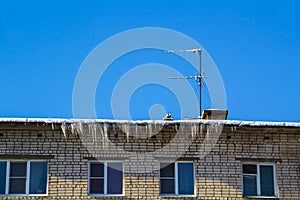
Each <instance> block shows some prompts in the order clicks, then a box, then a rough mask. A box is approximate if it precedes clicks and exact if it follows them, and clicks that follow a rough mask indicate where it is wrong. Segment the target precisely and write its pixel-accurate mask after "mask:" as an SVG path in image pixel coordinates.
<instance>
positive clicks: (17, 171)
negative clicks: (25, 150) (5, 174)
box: [10, 162, 27, 177]
mask: <svg viewBox="0 0 300 200" xmlns="http://www.w3.org/2000/svg"><path fill="white" fill-rule="evenodd" d="M26 167H27V163H26V162H11V163H10V177H26Z"/></svg>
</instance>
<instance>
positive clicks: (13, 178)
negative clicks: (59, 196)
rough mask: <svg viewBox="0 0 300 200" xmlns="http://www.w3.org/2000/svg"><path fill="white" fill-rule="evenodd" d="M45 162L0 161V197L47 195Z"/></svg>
mask: <svg viewBox="0 0 300 200" xmlns="http://www.w3.org/2000/svg"><path fill="white" fill-rule="evenodd" d="M47 174H48V164H47V162H45V161H0V195H1V194H2V195H45V194H47V178H48V175H47Z"/></svg>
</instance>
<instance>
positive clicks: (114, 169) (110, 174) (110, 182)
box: [107, 163, 123, 194]
mask: <svg viewBox="0 0 300 200" xmlns="http://www.w3.org/2000/svg"><path fill="white" fill-rule="evenodd" d="M122 170H123V164H122V163H108V166H107V193H108V194H122V193H123V171H122Z"/></svg>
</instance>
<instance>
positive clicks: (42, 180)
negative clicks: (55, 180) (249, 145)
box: [29, 162, 48, 194]
mask: <svg viewBox="0 0 300 200" xmlns="http://www.w3.org/2000/svg"><path fill="white" fill-rule="evenodd" d="M47 168H48V167H47V162H31V163H30V179H29V180H30V181H29V182H30V184H29V193H30V194H46V189H47V171H48V169H47Z"/></svg>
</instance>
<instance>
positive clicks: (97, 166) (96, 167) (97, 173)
mask: <svg viewBox="0 0 300 200" xmlns="http://www.w3.org/2000/svg"><path fill="white" fill-rule="evenodd" d="M90 170H91V173H90V176H91V177H104V164H103V163H91V165H90Z"/></svg>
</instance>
